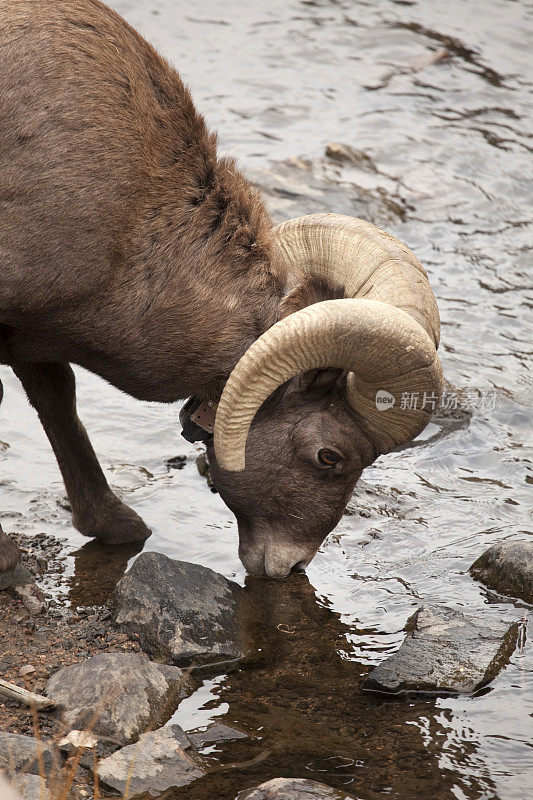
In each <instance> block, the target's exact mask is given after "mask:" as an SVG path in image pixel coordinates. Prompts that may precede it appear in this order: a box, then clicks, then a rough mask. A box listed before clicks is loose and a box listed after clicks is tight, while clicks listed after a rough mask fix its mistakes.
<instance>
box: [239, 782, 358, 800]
mask: <svg viewBox="0 0 533 800" xmlns="http://www.w3.org/2000/svg"><path fill="white" fill-rule="evenodd" d="M350 797H353V795H349V794H346V793H345V792H343V791H340V790H338V789H333V788H332V787H331V786H326V784H324V783H317V782H316V781H308V780H303V779H300V778H274V779H273V780H271V781H267V782H266V783H262V784H261V785H260V786H256V787H255V788H253V789H248V790H247V791H245V792H241V793H240V794H239V795H238V796H237V797H236V798H235V800H348V798H350Z"/></svg>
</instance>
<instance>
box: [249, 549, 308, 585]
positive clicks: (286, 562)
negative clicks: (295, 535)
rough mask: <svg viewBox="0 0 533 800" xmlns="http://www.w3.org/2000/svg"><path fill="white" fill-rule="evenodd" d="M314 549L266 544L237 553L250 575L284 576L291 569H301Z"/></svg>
mask: <svg viewBox="0 0 533 800" xmlns="http://www.w3.org/2000/svg"><path fill="white" fill-rule="evenodd" d="M315 553H316V550H312V551H310V550H309V549H308V548H304V547H298V546H295V545H280V544H278V545H274V544H272V545H267V546H266V547H265V548H260V549H257V550H248V551H244V550H242V549H241V550H240V552H239V555H240V557H241V561H242V563H243V564H244V566H245V568H246V571H247V572H248V573H249V574H250V575H268V577H269V578H286V577H287V575H289V574H290V573H291V572H293V571H300V572H301V571H303V570H304V569H305V568H306V567H307V565H308V564H309V562H310V561H311V559H312V558H313V556H314V555H315Z"/></svg>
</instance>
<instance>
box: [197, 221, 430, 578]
mask: <svg viewBox="0 0 533 800" xmlns="http://www.w3.org/2000/svg"><path fill="white" fill-rule="evenodd" d="M274 235H275V242H276V245H277V247H278V248H279V251H280V253H281V254H282V256H283V258H285V259H286V261H287V264H288V266H289V271H290V274H291V275H292V276H295V275H297V276H299V278H298V280H297V281H296V282H295V283H296V288H295V289H293V291H292V292H290V293H289V294H288V295H287V296H286V297H285V298H284V300H283V302H282V304H281V306H280V320H279V321H278V322H277V323H276V324H275V325H273V326H272V327H271V328H269V330H267V331H266V332H265V333H264V334H263V335H262V336H261V337H260V338H259V339H257V341H255V342H254V344H253V345H252V346H251V347H250V348H249V349H248V351H247V352H246V353H245V354H244V356H243V357H242V358H241V359H240V361H239V362H238V364H237V365H236V367H235V369H234V370H233V372H232V374H231V376H230V378H229V380H228V382H227V384H226V386H225V389H224V392H223V395H222V398H221V400H220V403H219V406H218V409H217V414H216V420H215V433H214V442H213V444H211V445H210V446H209V453H208V455H209V461H210V465H211V471H212V477H213V481H214V484H215V486H216V488H217V489H218V490H219V492H220V494H221V496H222V498H223V499H224V501H225V502H226V503H227V505H228V506H229V507H230V508H231V509H232V511H233V512H234V513H235V515H236V517H237V520H238V524H239V542H240V544H239V554H240V557H241V559H242V561H243V563H244V565H245V567H246V569H247V570H248V571H249V572H251V573H256V574H264V573H266V574H267V575H269V576H272V577H282V576H285V575H287V574H288V573H289V572H290V571H291V570H292V569H302V568H305V567H306V566H307V564H309V562H310V561H311V559H312V558H313V556H314V555H315V553H316V551H317V549H318V548H319V546H320V544H321V543H322V541H323V540H324V538H325V537H326V536H327V534H328V533H329V532H330V531H331V530H332V529H333V528H334V527H335V525H336V524H337V522H338V521H339V519H340V517H341V515H342V513H343V510H344V508H345V506H346V503H347V502H348V500H349V498H350V495H351V493H352V491H353V488H354V486H355V483H356V482H357V480H358V478H359V476H360V475H361V472H362V470H363V468H364V467H365V466H368V465H369V464H371V463H372V462H373V461H374V460H375V459H376V458H377V457H378V456H379V455H380V454H382V453H388V452H390V451H391V450H393V449H394V448H395V447H397V446H398V445H401V444H404V443H405V442H408V441H409V440H410V439H412V438H413V437H415V436H416V435H417V434H418V433H420V431H422V430H423V428H424V427H425V426H426V425H427V423H428V421H429V419H430V416H431V412H432V410H433V408H434V406H435V403H436V402H438V398H439V397H440V392H441V388H442V370H441V366H440V361H439V358H438V356H437V352H436V350H437V347H438V343H439V315H438V309H437V304H436V301H435V297H434V295H433V293H432V291H431V288H430V285H429V282H428V278H427V275H426V272H425V270H424V268H423V267H422V265H421V264H420V262H419V261H418V259H417V258H415V256H414V255H413V254H412V253H411V252H410V250H409V249H408V248H407V247H406V246H405V245H404V244H402V243H401V242H399V241H398V240H397V239H395V238H394V237H392V236H390V235H389V234H387V233H385V232H384V231H382V230H380V229H379V228H376V227H375V226H374V225H371V224H370V223H368V222H363V221H362V220H358V219H354V218H351V217H345V216H340V215H336V214H316V215H311V216H308V217H302V218H299V219H295V220H290V221H288V222H285V223H283V224H281V225H279V226H278V227H277V228H276V229H275V231H274ZM325 287H328V288H327V291H329V292H330V296H331V297H332V299H325V300H321V301H319V302H313V297H321V296H323V293H324V291H325ZM310 298H311V300H310ZM309 302H311V304H309Z"/></svg>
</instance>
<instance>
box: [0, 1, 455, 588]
mask: <svg viewBox="0 0 533 800" xmlns="http://www.w3.org/2000/svg"><path fill="white" fill-rule="evenodd" d="M0 71H1V78H2V80H1V87H0V104H1V105H0V209H1V210H0V270H1V281H0V362H2V363H4V364H8V365H9V366H10V367H11V368H12V369H13V371H14V372H15V374H16V375H17V376H18V377H19V379H20V381H21V382H22V384H23V386H24V389H25V391H26V393H27V396H28V398H29V400H30V402H31V404H32V405H33V406H34V408H35V409H36V411H37V413H38V415H39V417H40V420H41V422H42V424H43V426H44V429H45V431H46V434H47V436H48V438H49V440H50V442H51V445H52V447H53V449H54V452H55V454H56V457H57V460H58V463H59V466H60V468H61V472H62V475H63V478H64V481H65V486H66V489H67V492H68V496H69V499H70V503H71V505H72V511H73V524H74V525H75V526H76V528H78V530H79V531H81V533H83V534H85V535H86V536H92V537H95V538H96V539H99V540H100V541H102V542H106V543H110V544H113V543H120V542H129V541H134V540H143V539H145V538H146V537H147V536H149V534H150V531H149V530H148V528H147V527H146V525H145V524H144V522H143V521H142V520H141V519H140V518H139V517H138V516H137V514H135V513H134V512H133V511H132V510H131V509H129V508H127V507H126V506H124V505H123V504H122V503H121V502H119V500H118V499H117V498H116V497H115V496H114V495H113V493H112V492H111V490H110V489H109V486H108V484H107V482H106V480H105V478H104V475H103V473H102V470H101V468H100V466H99V464H98V461H97V459H96V456H95V454H94V451H93V449H92V447H91V444H90V442H89V439H88V438H87V434H86V432H85V429H84V428H83V425H82V424H81V422H80V420H79V419H78V417H77V415H76V401H75V382H74V375H73V372H72V369H71V367H70V366H69V364H71V363H72V364H79V365H81V366H83V367H85V368H86V369H89V370H91V371H92V372H94V373H96V374H97V375H100V376H101V377H102V378H104V379H105V380H107V381H109V382H110V383H112V384H113V385H114V386H117V387H118V388H119V389H121V390H123V391H124V392H127V393H128V394H131V395H133V396H134V397H137V398H140V399H144V400H156V401H161V402H172V401H175V400H178V399H180V398H186V397H193V398H195V399H196V400H197V401H198V402H195V403H193V404H192V405H190V406H189V407H188V408H192V411H193V412H194V413H193V414H192V419H193V420H194V421H195V422H196V424H197V425H198V426H199V428H202V427H203V428H204V429H206V430H209V428H210V421H209V419H208V414H209V411H210V409H211V410H212V409H213V408H214V404H215V403H216V402H218V408H217V409H216V417H215V419H214V436H208V438H207V448H208V458H209V462H210V464H211V470H212V477H213V481H214V484H215V486H216V488H217V489H218V491H219V492H220V494H221V496H222V498H223V499H224V501H225V502H226V503H227V505H228V506H229V507H230V509H232V511H233V512H234V513H235V515H236V517H237V520H238V526H239V539H240V545H239V554H240V557H241V559H242V561H243V563H244V565H245V567H246V568H247V569H248V571H250V572H252V573H266V574H267V575H270V576H285V575H287V574H288V573H289V572H290V571H291V569H293V568H296V569H302V568H305V566H306V565H307V564H308V563H309V562H310V561H311V559H312V558H313V556H314V555H315V553H316V551H317V549H318V547H319V546H320V544H321V543H322V541H323V540H324V538H325V536H326V535H327V534H328V532H329V531H331V530H332V528H333V527H334V526H335V525H336V524H337V522H338V521H339V519H340V517H341V515H342V513H343V509H344V508H345V505H346V503H347V501H348V499H349V497H350V495H351V493H352V491H353V488H354V486H355V483H356V481H357V480H358V478H359V476H360V475H361V472H362V470H363V468H364V467H365V466H367V465H368V464H371V463H372V462H373V461H374V460H375V459H376V458H377V457H378V456H379V455H380V454H381V453H387V452H389V451H391V450H392V449H393V448H395V447H396V446H397V445H399V444H402V443H405V442H407V441H409V440H410V439H412V438H413V437H414V436H416V435H417V434H418V433H419V432H420V431H421V430H422V429H423V428H424V427H425V425H426V424H427V422H428V420H429V418H430V415H431V404H429V403H428V404H426V406H425V407H423V408H420V405H421V404H417V405H418V407H416V408H410V407H408V406H409V405H410V404H408V403H405V402H404V403H402V402H400V398H401V397H402V395H403V393H414V392H417V393H418V396H419V397H420V398H421V397H422V396H423V394H424V393H426V396H428V397H431V396H433V397H434V396H435V395H438V393H439V392H440V389H441V382H442V373H441V367H440V362H439V359H438V356H437V353H436V348H437V346H438V339H439V317H438V310H437V305H436V302H435V298H434V296H433V293H432V291H431V289H430V286H429V282H428V279H427V275H426V273H425V271H424V269H423V267H422V266H421V264H420V262H419V261H418V260H417V259H416V258H415V256H414V255H413V254H412V253H411V252H410V251H409V250H408V248H407V247H406V246H405V245H403V244H401V243H400V242H399V241H397V240H396V239H394V238H393V237H392V236H390V235H388V234H386V233H384V232H383V231H381V230H379V229H378V228H376V227H374V226H373V225H371V224H369V223H368V222H363V221H361V220H358V219H353V218H349V217H345V216H339V215H335V214H316V215H312V216H308V217H302V218H300V219H294V220H289V221H288V222H284V223H282V224H281V225H278V226H277V227H273V226H272V223H271V221H270V219H269V217H268V214H267V213H266V211H265V208H264V207H263V204H262V202H261V199H260V198H259V196H258V194H257V193H256V192H255V191H254V190H253V189H252V188H251V187H250V185H249V184H248V183H247V182H246V180H245V179H244V178H243V177H242V176H241V175H240V173H239V172H238V170H237V169H236V167H235V164H234V162H233V161H232V160H231V159H228V158H218V157H217V155H216V141H215V136H214V135H213V134H210V133H209V132H208V131H207V129H206V126H205V123H204V120H203V119H202V117H201V116H199V115H198V114H197V113H196V111H195V109H194V106H193V103H192V101H191V97H190V95H189V92H188V91H187V89H186V88H185V87H184V85H183V83H182V81H181V80H180V78H179V76H178V74H177V73H176V72H175V71H174V70H173V69H172V68H171V67H170V66H169V65H168V64H167V63H166V62H165V61H164V60H163V59H162V58H161V57H160V56H159V55H158V54H157V53H156V52H155V51H154V50H153V49H152V47H151V46H150V45H149V44H147V42H146V41H144V39H142V38H141V36H139V35H138V34H137V33H136V31H135V30H133V29H132V28H131V27H129V26H128V25H127V24H126V23H125V22H124V21H123V20H122V19H121V18H120V17H119V16H118V15H117V14H116V13H114V12H113V11H111V10H110V9H109V8H107V7H106V6H105V5H103V4H102V3H100V2H98V0H11V1H10V2H5V3H2V4H1V6H0ZM379 390H383V391H384V392H388V393H389V394H390V395H393V397H394V398H395V400H396V402H395V404H394V405H392V403H391V404H390V405H389V406H388V407H387V406H386V407H385V409H384V410H383V409H382V408H381V407H376V392H378V391H379ZM0 396H1V393H0ZM385 396H387V395H385ZM403 396H405V395H403ZM199 403H201V405H200V407H199V408H197V406H198V404H199ZM209 404H210V405H209ZM413 405H415V404H413ZM195 409H196V410H195ZM213 416H214V415H213ZM184 417H185V418H186V419H185V423H186V424H188V423H190V419H189V418H188V414H187V413H185V414H184ZM202 420H203V422H202ZM206 436H207V434H206ZM19 555H20V554H19V551H18V549H17V547H16V545H15V544H14V542H13V541H12V540H11V539H9V538H8V537H7V535H5V534H4V533H1V534H0V571H6V570H9V569H10V568H12V567H13V566H14V565H15V564H16V562H17V560H18V558H19Z"/></svg>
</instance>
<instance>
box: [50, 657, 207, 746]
mask: <svg viewBox="0 0 533 800" xmlns="http://www.w3.org/2000/svg"><path fill="white" fill-rule="evenodd" d="M195 688H196V684H195V682H194V681H193V680H192V679H191V678H190V677H189V676H188V675H186V674H185V673H183V672H182V670H181V669H179V668H178V667H171V666H167V665H165V664H154V663H152V662H151V661H148V659H147V658H146V657H145V656H142V655H138V654H134V653H99V654H98V655H96V656H93V657H92V658H89V659H88V660H87V661H82V662H81V663H79V664H73V665H72V666H70V667H64V668H63V669H60V670H59V671H58V672H56V673H55V674H54V675H52V677H51V678H50V680H49V681H48V683H47V685H46V694H47V696H48V697H50V698H51V699H52V700H54V702H55V703H57V704H58V705H60V706H62V707H63V709H64V711H63V716H64V721H65V723H66V724H67V725H68V726H69V728H75V729H76V730H83V729H84V728H87V727H88V728H89V729H90V730H91V731H92V732H93V733H95V734H96V735H97V736H102V737H105V738H107V739H109V740H111V741H113V742H115V743H116V744H119V745H123V744H129V743H130V742H135V741H137V739H138V738H139V736H140V735H141V733H144V732H145V731H146V730H149V729H151V728H156V727H158V726H159V725H161V724H163V722H165V721H166V720H167V719H168V718H169V717H170V716H171V714H172V713H173V711H174V710H175V708H176V706H177V704H178V702H179V700H181V699H182V698H184V697H187V696H188V695H189V694H191V693H192V692H193V691H194V689H195Z"/></svg>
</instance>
